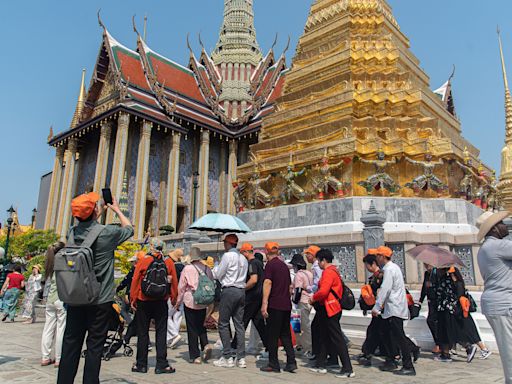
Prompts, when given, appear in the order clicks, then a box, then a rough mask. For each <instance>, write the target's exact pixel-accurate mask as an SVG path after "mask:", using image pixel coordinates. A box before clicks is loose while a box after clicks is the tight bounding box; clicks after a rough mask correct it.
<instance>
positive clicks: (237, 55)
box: [212, 0, 262, 66]
mask: <svg viewBox="0 0 512 384" xmlns="http://www.w3.org/2000/svg"><path fill="white" fill-rule="evenodd" d="M261 57H262V55H261V50H260V47H259V45H258V42H257V41H256V29H255V28H254V10H253V0H224V20H223V22H222V27H221V29H220V35H219V41H218V42H217V45H216V46H215V49H214V50H213V53H212V58H213V61H214V62H215V64H217V65H219V64H221V63H245V64H252V65H254V66H257V65H258V63H259V62H260V60H261Z"/></svg>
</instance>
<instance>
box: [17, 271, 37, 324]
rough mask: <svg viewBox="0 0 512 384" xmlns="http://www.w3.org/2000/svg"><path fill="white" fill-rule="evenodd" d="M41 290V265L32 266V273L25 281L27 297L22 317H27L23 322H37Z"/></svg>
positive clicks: (24, 300) (24, 301)
mask: <svg viewBox="0 0 512 384" xmlns="http://www.w3.org/2000/svg"><path fill="white" fill-rule="evenodd" d="M40 291H41V266H40V265H39V264H36V265H34V266H32V273H31V274H30V277H29V278H28V280H27V282H26V283H25V298H24V299H23V305H22V310H21V317H23V318H24V319H25V321H24V322H23V324H32V323H35V322H36V303H37V299H38V297H39V292H40Z"/></svg>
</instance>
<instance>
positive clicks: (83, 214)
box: [71, 192, 100, 220]
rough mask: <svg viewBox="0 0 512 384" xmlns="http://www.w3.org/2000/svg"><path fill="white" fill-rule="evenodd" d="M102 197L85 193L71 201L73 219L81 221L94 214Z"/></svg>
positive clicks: (93, 193) (94, 193)
mask: <svg viewBox="0 0 512 384" xmlns="http://www.w3.org/2000/svg"><path fill="white" fill-rule="evenodd" d="M99 200H100V195H98V194H97V193H96V192H90V193H85V194H83V195H80V196H78V197H75V198H74V199H73V200H71V213H72V214H73V217H76V218H78V219H81V220H85V219H87V218H88V217H89V216H91V215H92V213H93V212H94V208H95V207H96V203H97V202H98V201H99Z"/></svg>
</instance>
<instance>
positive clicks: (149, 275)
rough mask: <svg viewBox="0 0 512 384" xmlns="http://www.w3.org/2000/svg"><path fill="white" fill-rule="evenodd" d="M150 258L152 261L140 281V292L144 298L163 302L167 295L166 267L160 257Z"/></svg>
mask: <svg viewBox="0 0 512 384" xmlns="http://www.w3.org/2000/svg"><path fill="white" fill-rule="evenodd" d="M151 256H152V257H153V261H152V262H151V264H150V265H149V267H148V269H147V271H146V274H145V275H144V279H142V284H141V290H142V293H143V294H144V296H147V297H149V298H151V299H162V300H163V299H164V298H165V296H167V295H168V294H169V280H168V278H167V275H168V272H167V265H166V264H165V261H164V259H163V258H162V257H155V256H153V255H151Z"/></svg>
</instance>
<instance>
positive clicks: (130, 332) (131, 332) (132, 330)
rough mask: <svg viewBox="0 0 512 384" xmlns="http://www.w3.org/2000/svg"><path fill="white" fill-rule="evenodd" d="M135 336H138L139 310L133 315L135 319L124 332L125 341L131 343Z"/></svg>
mask: <svg viewBox="0 0 512 384" xmlns="http://www.w3.org/2000/svg"><path fill="white" fill-rule="evenodd" d="M133 336H137V312H135V314H134V315H133V319H132V321H131V323H130V325H128V328H127V329H126V333H125V334H124V341H125V343H126V344H129V343H130V340H131V339H132V337H133Z"/></svg>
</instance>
